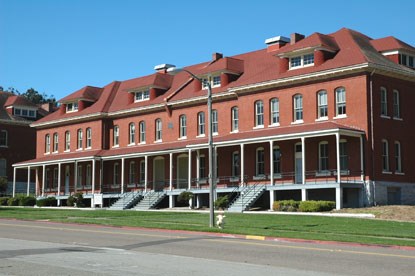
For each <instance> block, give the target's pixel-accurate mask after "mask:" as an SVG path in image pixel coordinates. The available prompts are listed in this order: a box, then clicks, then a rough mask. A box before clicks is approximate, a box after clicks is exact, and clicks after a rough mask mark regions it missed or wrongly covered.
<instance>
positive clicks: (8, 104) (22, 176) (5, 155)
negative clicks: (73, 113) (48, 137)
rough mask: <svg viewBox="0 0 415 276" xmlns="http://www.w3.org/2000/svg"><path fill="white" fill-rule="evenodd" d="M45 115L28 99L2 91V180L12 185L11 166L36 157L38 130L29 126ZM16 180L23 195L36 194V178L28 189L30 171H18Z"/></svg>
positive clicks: (0, 113) (0, 131)
mask: <svg viewBox="0 0 415 276" xmlns="http://www.w3.org/2000/svg"><path fill="white" fill-rule="evenodd" d="M46 114H47V112H46V111H45V110H44V109H42V108H40V107H39V106H37V105H35V104H33V103H31V102H30V101H28V100H27V99H26V98H24V97H22V96H18V95H14V94H12V93H9V92H4V91H0V177H6V178H7V180H8V181H9V184H11V183H12V181H13V167H12V165H13V164H14V163H17V162H21V161H24V160H28V159H33V158H35V157H36V130H35V129H33V128H31V127H30V124H31V123H33V122H34V121H36V120H37V119H39V118H42V117H43V116H45V115H46ZM15 180H16V182H17V185H18V189H19V191H20V192H28V191H30V189H31V190H32V192H34V178H32V180H33V181H32V182H29V189H26V187H27V183H28V182H27V181H28V178H27V172H23V171H19V173H18V174H17V175H16V177H15ZM9 186H10V187H11V185H9Z"/></svg>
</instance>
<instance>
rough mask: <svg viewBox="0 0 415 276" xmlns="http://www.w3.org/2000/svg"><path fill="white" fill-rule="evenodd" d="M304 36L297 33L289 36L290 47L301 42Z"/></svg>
mask: <svg viewBox="0 0 415 276" xmlns="http://www.w3.org/2000/svg"><path fill="white" fill-rule="evenodd" d="M304 37H305V36H304V35H302V34H298V33H293V34H291V45H293V44H295V43H297V42H298V41H300V40H302V39H303V38H304Z"/></svg>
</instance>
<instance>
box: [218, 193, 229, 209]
mask: <svg viewBox="0 0 415 276" xmlns="http://www.w3.org/2000/svg"><path fill="white" fill-rule="evenodd" d="M228 205H229V198H228V196H227V195H224V196H221V197H218V199H216V201H215V209H225V208H226V207H228Z"/></svg>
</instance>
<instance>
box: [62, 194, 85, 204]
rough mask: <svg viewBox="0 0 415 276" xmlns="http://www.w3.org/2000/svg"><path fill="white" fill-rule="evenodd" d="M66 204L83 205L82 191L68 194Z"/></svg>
mask: <svg viewBox="0 0 415 276" xmlns="http://www.w3.org/2000/svg"><path fill="white" fill-rule="evenodd" d="M66 205H67V206H76V207H84V196H83V195H82V193H76V194H73V195H70V196H69V197H68V199H67V200H66Z"/></svg>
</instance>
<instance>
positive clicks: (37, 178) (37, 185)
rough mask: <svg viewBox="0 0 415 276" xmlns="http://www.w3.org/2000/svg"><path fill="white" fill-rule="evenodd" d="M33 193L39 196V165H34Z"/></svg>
mask: <svg viewBox="0 0 415 276" xmlns="http://www.w3.org/2000/svg"><path fill="white" fill-rule="evenodd" d="M35 182H36V184H35V195H36V196H39V167H36V180H35Z"/></svg>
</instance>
